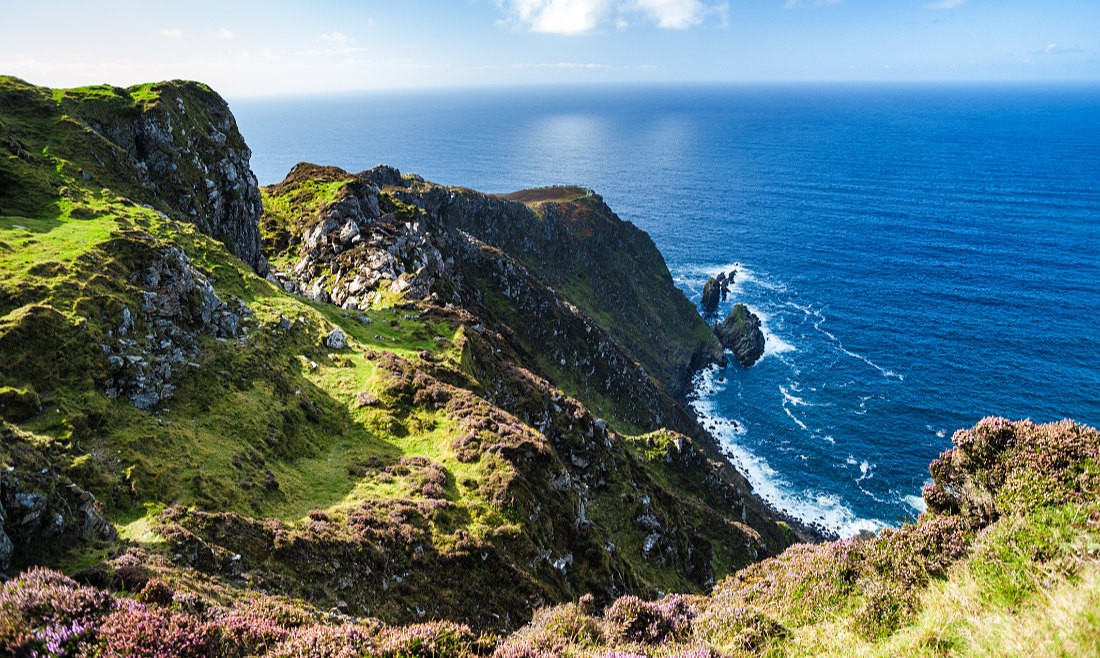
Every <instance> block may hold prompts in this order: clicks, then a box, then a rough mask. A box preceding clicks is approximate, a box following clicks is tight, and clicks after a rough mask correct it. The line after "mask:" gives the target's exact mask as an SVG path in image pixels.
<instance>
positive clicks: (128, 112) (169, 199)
mask: <svg viewBox="0 0 1100 658" xmlns="http://www.w3.org/2000/svg"><path fill="white" fill-rule="evenodd" d="M6 80H8V81H12V82H14V83H15V84H7V85H5V87H6V88H5V90H4V93H5V96H6V101H5V105H6V106H10V107H12V108H13V111H16V112H25V113H27V114H29V115H33V116H35V117H36V118H37V119H39V120H41V119H44V118H46V119H53V120H55V121H56V122H57V124H58V126H59V128H58V129H57V130H55V131H54V135H53V136H54V138H55V139H54V141H53V142H52V143H51V144H50V151H51V152H53V153H56V154H58V155H60V156H61V157H62V158H64V159H65V160H66V161H68V163H69V164H68V166H69V167H73V168H74V170H73V171H71V172H67V173H68V174H69V175H71V176H73V177H74V178H77V180H80V181H82V183H86V184H87V185H88V186H89V187H90V188H92V189H101V188H107V189H112V190H115V191H116V192H118V193H122V194H125V195H126V196H128V197H129V198H130V199H132V200H133V201H135V202H138V203H141V204H145V205H148V206H151V207H153V208H156V209H158V210H161V211H163V212H165V213H167V214H168V215H169V216H171V217H172V218H173V219H176V220H179V221H185V222H189V223H191V224H194V225H195V226H197V227H198V228H199V230H201V231H202V232H203V233H205V234H207V235H209V236H211V237H213V238H215V239H217V240H220V241H221V242H223V243H224V244H225V245H226V246H228V247H229V248H230V250H231V251H232V252H233V253H234V254H236V255H237V257H239V258H240V259H241V260H243V261H244V262H245V263H248V265H249V266H250V267H252V268H253V269H254V270H256V271H257V272H261V273H262V272H264V271H265V269H266V265H265V263H264V260H263V256H262V255H261V253H260V233H259V228H258V221H259V217H260V213H261V212H262V205H261V201H260V192H259V187H258V185H257V181H256V176H255V174H253V173H252V170H251V168H250V167H249V159H250V158H251V155H252V153H251V151H250V150H249V149H248V146H247V145H246V144H245V142H244V138H243V137H241V134H240V131H239V130H238V129H237V123H236V120H235V119H234V118H233V114H232V113H231V112H230V111H229V106H228V104H227V103H226V102H225V100H224V99H222V97H221V96H219V95H218V94H217V93H215V92H214V91H212V90H211V89H210V88H209V87H207V86H206V85H203V84H199V83H196V82H186V81H179V80H177V81H172V82H162V83H158V84H152V85H138V86H134V87H130V88H128V89H123V88H119V87H108V86H97V87H83V88H79V89H67V90H58V93H57V95H56V97H55V96H54V95H53V94H52V93H51V91H52V90H48V89H43V88H41V87H33V86H31V85H27V84H26V83H23V82H22V81H16V80H14V79H13V78H6ZM9 101H10V103H9ZM6 132H7V129H3V128H0V148H4V147H6V150H7V151H9V152H10V153H11V154H12V156H13V157H16V158H20V159H21V160H22V161H23V162H25V163H27V164H36V160H37V159H39V158H40V157H42V156H39V155H38V154H37V153H35V152H34V151H33V149H31V148H28V146H30V144H28V143H27V139H26V138H27V137H29V135H22V136H16V135H12V134H4V133H6ZM76 163H79V165H77V164H76ZM9 185H10V186H11V188H10V189H12V190H19V192H21V194H18V195H17V194H10V195H9V194H8V190H7V189H4V188H6V187H8V186H9ZM36 188H39V189H36ZM68 191H69V193H72V192H73V190H72V188H69V190H68ZM56 192H57V190H56V188H53V189H50V187H48V186H42V185H41V179H40V178H37V179H36V178H34V177H27V176H26V175H25V169H23V170H21V168H20V167H10V166H5V165H4V163H2V162H0V209H3V208H5V207H8V208H12V209H13V210H16V211H21V210H20V208H21V206H22V205H23V204H24V203H26V202H27V201H28V200H30V199H34V198H35V195H36V194H46V195H50V194H56Z"/></svg>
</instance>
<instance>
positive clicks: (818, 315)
mask: <svg viewBox="0 0 1100 658" xmlns="http://www.w3.org/2000/svg"><path fill="white" fill-rule="evenodd" d="M787 305H788V306H790V307H792V308H795V309H798V310H799V311H802V312H803V313H804V314H806V316H807V317H811V318H813V320H812V322H813V325H814V330H816V331H817V332H818V333H820V334H821V335H823V336H825V337H826V338H828V339H829V340H830V341H832V342H833V343H834V344H835V345H836V348H837V349H838V350H840V351H841V352H843V353H844V354H847V355H848V356H850V357H852V358H853V359H857V360H859V361H862V362H863V363H866V364H867V365H869V366H871V367H872V368H874V369H875V370H877V371H879V373H881V374H882V376H883V377H886V378H887V379H896V380H898V381H899V382H903V381H905V375H902V374H899V373H897V372H895V371H893V370H890V369H889V368H884V367H882V366H880V365H879V364H877V363H875V362H874V361H872V360H871V359H869V358H868V357H866V356H864V355H862V354H860V353H859V352H853V351H852V350H850V349H848V348H846V347H844V343H842V342H841V341H840V339H839V338H837V337H836V335H835V334H833V333H832V332H830V331H829V330H827V329H825V328H824V327H823V326H822V325H823V324H825V320H826V318H825V314H824V313H822V312H821V311H820V310H819V309H815V308H813V307H812V306H803V305H801V304H795V303H794V302H787Z"/></svg>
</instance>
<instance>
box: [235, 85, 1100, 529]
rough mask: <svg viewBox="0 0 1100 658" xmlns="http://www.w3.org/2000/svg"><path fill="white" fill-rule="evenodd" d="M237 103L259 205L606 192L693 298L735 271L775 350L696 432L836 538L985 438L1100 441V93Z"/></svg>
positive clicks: (737, 293)
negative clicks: (384, 174) (397, 193)
mask: <svg viewBox="0 0 1100 658" xmlns="http://www.w3.org/2000/svg"><path fill="white" fill-rule="evenodd" d="M230 100H231V106H232V109H233V110H234V112H235V113H236V115H237V118H238V122H239V125H240V128H241V131H242V132H243V134H244V136H245V138H246V139H247V141H248V143H249V145H250V146H251V147H252V150H253V158H252V166H253V169H254V170H255V171H256V174H257V176H258V177H259V179H260V182H261V183H262V184H269V183H274V182H277V181H279V180H281V179H282V177H283V176H284V175H285V174H286V173H287V171H288V170H289V169H290V167H291V166H293V165H294V164H295V163H296V162H298V161H303V160H304V161H312V162H316V163H323V164H333V165H338V166H340V167H343V168H345V169H348V170H350V171H359V170H362V169H366V168H368V167H371V166H373V165H375V164H378V163H387V164H392V165H394V166H397V167H398V168H400V169H401V170H402V171H405V172H415V173H419V174H421V175H422V176H424V177H425V178H427V179H428V180H432V181H436V182H439V183H444V184H452V185H464V186H468V187H473V188H475V189H479V190H482V191H486V192H510V191H514V190H518V189H522V188H528V187H535V186H543V185H548V184H559V183H560V184H579V185H583V186H587V187H591V188H594V189H595V190H596V191H597V192H598V193H599V194H601V195H602V196H603V197H604V199H605V200H606V201H607V203H608V204H609V205H610V206H611V207H612V208H613V209H614V210H615V211H616V212H617V213H618V215H619V216H620V217H622V218H623V219H625V220H629V221H631V222H633V223H634V224H636V225H638V226H639V227H641V228H642V229H644V230H646V231H648V232H649V234H650V235H651V236H652V237H653V239H654V241H655V242H656V244H657V246H658V247H659V248H660V250H661V252H662V253H663V254H664V257H665V260H666V261H667V263H668V266H669V269H670V271H671V272H672V274H673V277H674V278H675V280H676V282H677V284H678V285H679V286H680V287H681V288H682V289H683V290H684V292H685V293H686V294H687V295H689V296H690V297H692V298H693V299H695V300H698V298H699V296H700V293H701V291H702V286H703V283H704V281H705V280H706V278H707V276H708V275H712V274H716V273H718V272H730V271H731V270H734V269H736V277H735V284H734V287H733V290H732V296H731V299H730V300H729V301H728V302H727V303H725V304H724V305H723V309H722V312H723V313H724V312H727V311H728V309H729V308H730V306H731V305H732V303H733V302H735V301H737V302H743V303H745V304H747V305H748V306H749V307H750V308H751V309H752V310H753V311H754V312H756V313H757V314H758V315H759V316H760V317H761V318H762V319H763V322H764V325H765V327H766V336H767V351H766V352H765V356H764V357H763V359H762V360H761V361H760V362H758V363H757V364H756V365H754V366H753V367H751V368H748V369H743V368H740V367H738V366H736V365H733V366H730V367H728V368H726V369H725V370H721V371H720V370H717V369H712V370H708V371H705V372H703V373H701V374H700V375H699V377H698V378H697V382H696V384H697V386H696V394H695V396H694V398H693V400H692V405H693V406H694V408H695V410H696V411H697V412H698V413H699V414H700V416H701V417H702V418H703V420H704V422H705V424H707V425H708V426H710V427H711V428H712V430H713V431H714V433H715V434H716V436H717V437H718V438H719V440H720V441H721V442H722V443H723V445H724V446H725V448H726V449H727V450H728V452H729V454H730V456H731V458H732V459H733V461H734V462H735V463H737V464H738V465H739V466H740V467H741V468H742V470H743V471H744V472H745V473H746V474H747V475H748V477H749V479H750V481H751V482H752V483H753V485H754V486H755V488H756V490H757V491H758V492H759V493H760V494H761V495H762V496H763V497H764V498H765V499H767V500H768V501H769V502H771V503H772V504H773V505H775V506H776V507H778V508H781V509H784V510H786V511H788V512H790V513H792V514H794V515H796V516H799V517H801V518H803V519H805V520H808V521H811V522H816V523H819V524H821V525H823V526H825V527H827V528H830V529H832V530H834V531H835V532H837V533H839V534H841V535H851V534H854V533H857V532H859V531H860V530H865V529H866V530H874V529H877V528H880V527H882V526H884V525H896V524H899V523H902V522H904V521H906V520H908V519H911V518H912V517H914V516H915V515H916V514H917V513H918V512H919V511H920V510H921V509H922V504H921V499H920V491H921V487H922V485H923V484H924V483H925V482H926V481H927V480H928V469H927V465H928V462H929V461H930V460H932V459H933V458H935V457H936V456H937V455H938V454H939V453H940V452H941V451H942V450H944V449H946V448H947V447H949V446H950V441H951V435H952V433H953V432H954V431H955V430H956V429H958V428H962V427H969V426H971V425H973V424H974V423H975V422H977V421H978V420H979V419H981V418H982V417H984V416H989V415H1003V416H1007V417H1010V418H1014V419H1016V418H1028V417H1030V418H1031V419H1032V420H1034V421H1036V422H1045V421H1051V420H1058V419H1061V418H1064V417H1072V418H1075V419H1077V420H1079V421H1081V422H1085V423H1088V424H1092V425H1096V424H1100V86H1095V85H1094V86H989V85H986V86H973V85H971V86H965V85H953V86H888V85H880V86H844V85H833V86H814V85H802V86H725V87H713V86H709V87H708V86H666V87H612V88H543V89H518V90H517V89H511V90H463V91H432V92H425V91H421V92H386V93H371V94H362V95H344V96H329V97H311V98H268V99H240V100H233V99H230Z"/></svg>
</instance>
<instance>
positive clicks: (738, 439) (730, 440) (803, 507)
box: [691, 366, 885, 537]
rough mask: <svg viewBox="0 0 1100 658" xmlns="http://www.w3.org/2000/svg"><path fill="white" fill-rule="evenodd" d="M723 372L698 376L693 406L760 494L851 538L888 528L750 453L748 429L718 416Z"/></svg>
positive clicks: (715, 370) (806, 519)
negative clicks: (790, 478)
mask: <svg viewBox="0 0 1100 658" xmlns="http://www.w3.org/2000/svg"><path fill="white" fill-rule="evenodd" d="M719 372H720V371H719V369H718V368H717V367H714V366H712V367H710V368H707V369H704V370H702V371H701V372H699V374H697V375H696V377H695V395H694V397H693V399H692V400H691V406H692V408H693V409H694V410H695V413H696V414H698V416H699V418H700V420H701V421H702V422H703V424H704V425H705V426H708V427H709V426H713V427H715V428H716V429H713V430H712V433H713V434H714V436H715V438H716V439H718V441H719V443H720V444H721V445H722V447H723V449H724V451H725V452H726V454H727V455H728V456H729V459H730V461H731V462H733V464H734V465H735V466H736V467H737V468H738V470H739V471H741V473H743V474H744V475H745V477H746V478H747V479H748V480H749V482H750V483H751V484H752V487H753V490H754V491H755V492H756V494H757V495H759V496H760V497H761V498H763V499H764V500H765V501H767V503H768V504H769V505H771V506H772V507H774V508H775V509H777V510H779V511H781V512H784V513H786V514H790V515H791V516H793V517H795V518H798V519H801V520H802V521H804V522H806V523H813V524H817V525H820V526H821V527H824V528H826V529H828V530H830V531H833V532H836V533H837V534H839V535H840V536H842V537H851V536H853V535H856V534H858V533H860V532H862V531H870V532H877V531H878V530H880V529H882V528H884V527H885V524H883V523H882V522H880V521H876V520H874V519H866V518H862V517H860V516H857V515H856V514H855V513H854V512H853V511H852V510H851V508H849V507H848V506H847V505H845V504H844V502H843V501H841V500H840V498H839V497H837V496H835V495H832V494H828V493H823V492H820V491H812V490H807V489H802V490H800V489H798V488H797V487H794V486H793V485H792V484H791V483H790V482H788V481H787V480H786V479H784V478H783V477H782V475H780V474H779V473H777V472H776V470H775V469H774V468H772V467H771V466H770V465H769V464H768V462H767V461H766V460H765V459H764V458H762V457H760V456H759V455H756V454H754V453H753V452H752V451H751V450H749V449H748V448H747V447H746V446H745V443H744V437H745V435H746V432H747V429H746V428H745V426H744V425H743V424H741V423H736V422H734V421H732V420H730V419H727V418H723V417H721V416H718V415H716V408H715V407H716V405H715V404H714V402H713V397H714V395H715V394H716V393H718V392H719V391H721V390H722V389H724V388H725V387H726V385H727V382H719V381H718V377H719ZM852 459H853V460H854V458H852ZM868 468H870V465H868Z"/></svg>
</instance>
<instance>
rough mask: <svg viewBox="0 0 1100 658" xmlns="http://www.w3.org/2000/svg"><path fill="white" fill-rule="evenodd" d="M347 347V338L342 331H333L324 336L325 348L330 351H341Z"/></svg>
mask: <svg viewBox="0 0 1100 658" xmlns="http://www.w3.org/2000/svg"><path fill="white" fill-rule="evenodd" d="M347 346H348V337H347V335H345V334H344V330H343V329H339V328H337V329H333V330H332V331H330V332H329V334H328V335H327V336H325V347H327V348H329V349H330V350H342V349H344V348H345V347H347Z"/></svg>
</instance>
